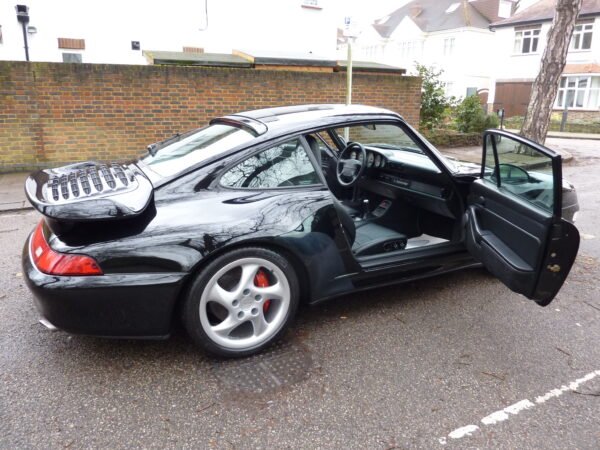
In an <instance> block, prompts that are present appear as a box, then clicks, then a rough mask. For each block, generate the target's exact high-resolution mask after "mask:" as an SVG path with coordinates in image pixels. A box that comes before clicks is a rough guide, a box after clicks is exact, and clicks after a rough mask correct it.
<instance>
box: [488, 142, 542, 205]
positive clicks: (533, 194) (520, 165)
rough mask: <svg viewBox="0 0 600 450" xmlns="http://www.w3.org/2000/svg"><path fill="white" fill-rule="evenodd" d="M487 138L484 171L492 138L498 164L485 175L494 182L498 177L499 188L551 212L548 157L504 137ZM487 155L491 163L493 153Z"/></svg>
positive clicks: (490, 149)
mask: <svg viewBox="0 0 600 450" xmlns="http://www.w3.org/2000/svg"><path fill="white" fill-rule="evenodd" d="M488 139H489V141H488V142H487V152H486V163H485V165H486V169H485V172H486V173H487V171H488V156H487V154H490V153H491V151H492V148H491V144H492V143H491V140H492V139H494V140H495V143H496V151H497V153H498V166H497V167H496V168H495V170H493V171H492V172H490V175H489V176H490V178H491V179H492V181H493V182H497V180H498V177H499V178H500V186H501V188H503V189H505V190H507V191H509V192H511V193H513V194H515V195H518V196H519V197H522V198H524V199H526V200H527V201H529V202H530V203H532V204H534V205H536V206H539V207H541V208H543V209H545V210H547V211H550V212H552V211H553V210H554V177H553V175H552V158H550V157H549V156H546V155H544V154H542V153H540V152H538V151H537V150H536V149H534V148H533V147H530V146H528V145H526V144H522V143H520V142H517V141H514V140H512V139H510V138H508V137H506V136H498V135H488ZM490 158H491V159H490V160H489V163H490V164H493V156H490ZM491 167H494V166H493V165H492V166H491ZM484 178H485V175H484Z"/></svg>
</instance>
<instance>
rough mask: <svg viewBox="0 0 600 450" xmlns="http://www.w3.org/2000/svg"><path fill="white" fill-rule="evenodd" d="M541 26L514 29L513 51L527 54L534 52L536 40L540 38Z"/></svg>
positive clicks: (536, 48)
mask: <svg viewBox="0 0 600 450" xmlns="http://www.w3.org/2000/svg"><path fill="white" fill-rule="evenodd" d="M541 31H542V30H541V28H540V27H539V26H538V27H537V28H529V29H515V46H514V49H513V51H514V52H515V53H520V54H527V53H536V52H537V50H538V42H539V40H540V32H541Z"/></svg>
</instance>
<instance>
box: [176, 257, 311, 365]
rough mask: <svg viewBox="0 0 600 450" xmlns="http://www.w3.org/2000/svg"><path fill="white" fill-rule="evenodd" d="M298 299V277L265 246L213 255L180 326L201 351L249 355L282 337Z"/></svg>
mask: <svg viewBox="0 0 600 450" xmlns="http://www.w3.org/2000/svg"><path fill="white" fill-rule="evenodd" d="M299 298H300V288H299V285H298V277H297V276H296V273H295V271H294V268H293V266H292V264H290V262H289V261H288V260H287V259H286V258H284V257H283V256H282V255H280V254H278V253H276V252H274V251H272V250H267V249H265V248H260V247H246V248H240V249H237V250H232V251H231V252H229V253H225V254H223V255H221V256H219V257H217V258H216V259H215V260H214V261H212V262H211V263H210V264H208V265H207V266H206V267H205V268H204V269H203V270H202V271H201V272H200V273H199V274H198V275H197V276H196V279H195V280H194V281H193V282H192V284H191V286H190V289H189V290H188V293H187V295H186V298H185V300H184V304H183V307H182V322H183V325H184V327H185V329H186V331H187V333H188V335H189V336H190V338H191V339H192V341H193V342H194V343H195V344H196V345H198V346H199V347H201V348H202V349H204V350H205V351H207V352H209V353H211V354H213V355H217V356H221V357H242V356H248V355H252V354H255V353H258V352H260V351H261V350H263V349H264V348H266V347H268V346H269V345H271V344H273V343H275V342H276V341H277V340H278V339H279V338H280V337H281V336H282V334H283V333H284V332H285V330H286V329H287V328H288V326H289V325H290V324H291V322H292V321H293V319H294V316H295V314H296V310H297V309H298V303H299Z"/></svg>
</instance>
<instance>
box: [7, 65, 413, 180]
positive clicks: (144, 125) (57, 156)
mask: <svg viewBox="0 0 600 450" xmlns="http://www.w3.org/2000/svg"><path fill="white" fill-rule="evenodd" d="M345 82H346V81H345V74H343V73H315V72H307V73H303V72H286V71H268V70H261V71H258V70H252V69H227V68H201V67H178V66H123V65H103V64H102V65H96V64H94V65H92V64H57V63H26V62H12V61H0V172H8V171H17V170H31V169H34V168H36V167H48V166H57V165H61V164H66V163H69V162H74V161H84V160H88V159H95V160H122V159H128V158H135V157H136V156H138V155H140V154H141V153H143V152H145V148H146V145H147V144H149V143H151V142H155V141H157V140H160V139H163V138H165V137H168V136H170V135H172V134H174V133H175V132H179V131H185V130H188V129H192V128H195V127H198V126H202V125H204V124H206V122H207V121H208V120H210V119H211V118H213V117H215V116H219V115H223V114H230V113H234V112H238V111H242V110H248V109H256V108H264V107H270V106H283V105H293V104H303V103H342V102H344V97H345ZM353 82H354V89H353V95H352V97H353V102H354V103H363V104H368V105H373V106H380V107H384V108H389V109H391V110H394V111H396V112H399V113H400V114H402V115H403V116H404V117H405V118H406V119H407V120H408V121H409V122H410V123H411V124H412V125H413V126H416V125H417V124H418V118H419V103H420V86H421V85H420V79H419V78H415V77H402V76H398V75H381V74H358V73H356V74H354V77H353Z"/></svg>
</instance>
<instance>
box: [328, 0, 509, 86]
mask: <svg viewBox="0 0 600 450" xmlns="http://www.w3.org/2000/svg"><path fill="white" fill-rule="evenodd" d="M515 5H516V2H514V1H512V0H470V1H467V0H414V1H411V2H408V3H407V4H405V5H404V6H402V7H401V8H399V9H397V10H396V11H394V12H392V13H390V14H389V15H387V16H385V17H382V18H380V19H379V20H377V21H375V23H374V24H373V25H372V26H371V27H369V28H368V29H366V30H365V31H364V32H363V33H362V34H361V35H360V36H359V37H358V38H357V41H356V44H355V49H356V50H355V52H356V57H357V58H361V59H363V60H371V61H376V62H381V63H385V64H390V65H395V66H400V67H406V68H413V72H414V67H415V62H418V63H420V64H424V65H426V66H437V67H438V68H441V69H443V70H444V73H443V75H442V79H443V81H444V83H445V86H446V93H447V94H448V95H452V96H455V97H465V96H466V95H470V94H473V93H480V94H483V96H484V97H486V93H487V90H488V89H489V88H490V83H491V82H492V81H494V74H493V59H494V57H495V55H494V54H493V52H491V51H490V49H492V48H494V39H495V35H494V33H493V32H492V31H491V30H490V29H489V26H490V24H491V23H493V22H497V21H498V20H499V19H503V18H508V17H510V16H511V15H512V13H513V11H514V10H515ZM343 47H344V43H343V42H341V43H340V42H338V51H340V53H339V55H340V56H342V53H343V50H344V49H343Z"/></svg>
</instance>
